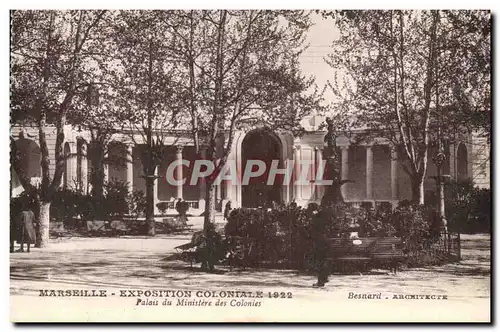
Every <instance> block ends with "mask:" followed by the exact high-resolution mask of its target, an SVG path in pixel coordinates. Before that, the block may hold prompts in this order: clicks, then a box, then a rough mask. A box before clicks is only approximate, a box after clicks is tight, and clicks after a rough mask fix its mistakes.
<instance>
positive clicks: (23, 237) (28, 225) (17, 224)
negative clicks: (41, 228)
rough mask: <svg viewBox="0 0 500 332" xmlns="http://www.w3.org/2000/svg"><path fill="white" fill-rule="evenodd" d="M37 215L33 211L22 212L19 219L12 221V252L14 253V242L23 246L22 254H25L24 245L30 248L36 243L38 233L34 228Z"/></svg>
mask: <svg viewBox="0 0 500 332" xmlns="http://www.w3.org/2000/svg"><path fill="white" fill-rule="evenodd" d="M34 221H35V214H34V213H33V211H31V210H27V211H22V212H21V213H20V214H19V216H18V217H17V218H14V219H13V220H12V219H11V224H10V252H14V241H17V242H18V243H20V244H21V249H20V250H19V251H20V252H24V243H26V245H27V246H28V252H30V245H31V244H34V243H35V242H36V231H35V227H34V226H33V222H34Z"/></svg>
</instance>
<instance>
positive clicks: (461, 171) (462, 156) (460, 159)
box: [457, 143, 469, 180]
mask: <svg viewBox="0 0 500 332" xmlns="http://www.w3.org/2000/svg"><path fill="white" fill-rule="evenodd" d="M467 163H468V161H467V147H466V146H465V144H464V143H460V144H459V145H458V149H457V179H458V180H464V179H467V178H468V177H469V174H468V171H467V168H468V164H467Z"/></svg>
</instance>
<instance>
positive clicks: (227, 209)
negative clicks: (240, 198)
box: [224, 201, 231, 221]
mask: <svg viewBox="0 0 500 332" xmlns="http://www.w3.org/2000/svg"><path fill="white" fill-rule="evenodd" d="M230 213H231V201H227V203H226V206H225V207H224V220H226V221H227V218H229V214H230Z"/></svg>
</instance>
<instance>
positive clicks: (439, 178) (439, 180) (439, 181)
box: [433, 144, 450, 232]
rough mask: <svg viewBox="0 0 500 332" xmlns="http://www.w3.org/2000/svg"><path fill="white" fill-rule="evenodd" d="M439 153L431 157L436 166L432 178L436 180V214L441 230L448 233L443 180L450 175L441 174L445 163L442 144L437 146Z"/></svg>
mask: <svg viewBox="0 0 500 332" xmlns="http://www.w3.org/2000/svg"><path fill="white" fill-rule="evenodd" d="M439 145H440V146H439V151H438V153H437V154H436V155H435V156H434V157H433V161H434V164H435V165H436V169H437V175H436V176H435V177H433V178H434V179H435V180H436V186H437V191H438V214H439V218H440V221H441V228H442V230H443V231H445V232H448V222H447V221H446V212H445V201H444V185H445V179H447V178H450V175H447V174H446V175H445V174H443V170H442V168H443V165H444V163H445V161H446V154H445V153H444V151H443V150H444V149H443V146H442V144H439Z"/></svg>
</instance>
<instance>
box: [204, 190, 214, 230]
mask: <svg viewBox="0 0 500 332" xmlns="http://www.w3.org/2000/svg"><path fill="white" fill-rule="evenodd" d="M206 188H207V191H206V193H205V198H206V203H205V218H204V220H203V230H204V231H206V230H207V226H208V225H209V224H210V223H214V222H215V184H214V183H213V182H210V183H208V182H207V187H206Z"/></svg>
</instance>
